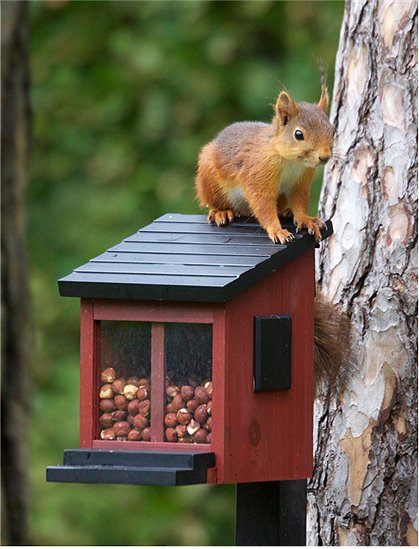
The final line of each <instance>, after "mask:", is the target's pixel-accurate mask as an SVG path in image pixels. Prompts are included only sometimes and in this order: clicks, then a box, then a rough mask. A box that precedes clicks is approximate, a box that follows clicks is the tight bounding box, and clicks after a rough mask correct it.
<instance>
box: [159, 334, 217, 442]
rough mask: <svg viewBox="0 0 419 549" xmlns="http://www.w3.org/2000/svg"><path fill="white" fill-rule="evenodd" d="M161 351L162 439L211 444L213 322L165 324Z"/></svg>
mask: <svg viewBox="0 0 419 549" xmlns="http://www.w3.org/2000/svg"><path fill="white" fill-rule="evenodd" d="M164 350H165V380H166V411H165V416H164V429H165V433H164V440H165V441H167V442H179V443H182V442H190V443H201V444H205V443H210V442H211V431H212V416H211V412H212V325H211V324H188V323H179V324H178V323H176V324H175V323H168V324H165V328H164Z"/></svg>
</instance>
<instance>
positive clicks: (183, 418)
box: [176, 408, 192, 425]
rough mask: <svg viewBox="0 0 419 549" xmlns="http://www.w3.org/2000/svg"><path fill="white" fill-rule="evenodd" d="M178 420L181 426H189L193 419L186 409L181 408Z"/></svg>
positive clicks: (177, 415)
mask: <svg viewBox="0 0 419 549" xmlns="http://www.w3.org/2000/svg"><path fill="white" fill-rule="evenodd" d="M176 418H177V420H178V422H179V423H180V424H181V425H187V424H188V423H189V422H190V420H191V419H192V414H191V413H190V412H189V410H187V409H186V408H181V409H180V410H179V411H178V412H177V414H176Z"/></svg>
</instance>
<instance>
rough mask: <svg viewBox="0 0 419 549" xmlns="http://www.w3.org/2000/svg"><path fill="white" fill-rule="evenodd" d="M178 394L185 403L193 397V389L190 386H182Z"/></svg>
mask: <svg viewBox="0 0 419 549" xmlns="http://www.w3.org/2000/svg"><path fill="white" fill-rule="evenodd" d="M180 394H181V395H182V399H183V400H184V401H185V402H186V401H188V400H191V398H193V395H194V388H193V387H191V386H190V385H183V387H181V388H180Z"/></svg>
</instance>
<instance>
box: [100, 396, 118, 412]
mask: <svg viewBox="0 0 419 549" xmlns="http://www.w3.org/2000/svg"><path fill="white" fill-rule="evenodd" d="M99 410H100V411H101V412H112V411H113V410H115V401H114V399H113V398H104V399H103V400H100V401H99Z"/></svg>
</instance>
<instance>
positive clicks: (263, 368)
mask: <svg viewBox="0 0 419 549" xmlns="http://www.w3.org/2000/svg"><path fill="white" fill-rule="evenodd" d="M291 340H292V319H291V317H290V316H285V315H275V316H258V317H255V355H254V378H255V387H254V390H255V391H256V392H258V391H281V390H286V389H290V388H291Z"/></svg>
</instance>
